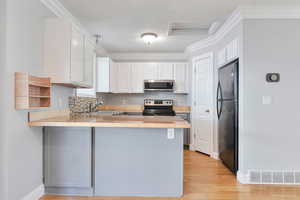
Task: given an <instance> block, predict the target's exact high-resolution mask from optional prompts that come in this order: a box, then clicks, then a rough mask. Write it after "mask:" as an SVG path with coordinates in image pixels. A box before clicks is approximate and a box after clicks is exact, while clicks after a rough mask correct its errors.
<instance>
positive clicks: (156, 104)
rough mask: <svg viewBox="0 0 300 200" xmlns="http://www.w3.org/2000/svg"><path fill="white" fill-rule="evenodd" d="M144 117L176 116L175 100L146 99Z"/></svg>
mask: <svg viewBox="0 0 300 200" xmlns="http://www.w3.org/2000/svg"><path fill="white" fill-rule="evenodd" d="M143 115H147V116H153V115H160V116H175V115H176V114H175V111H174V110H173V100H170V99H165V100H162V99H145V100H144V111H143Z"/></svg>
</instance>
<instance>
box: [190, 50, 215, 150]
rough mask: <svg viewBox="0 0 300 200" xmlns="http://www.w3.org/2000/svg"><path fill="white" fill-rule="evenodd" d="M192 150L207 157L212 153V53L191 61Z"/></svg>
mask: <svg viewBox="0 0 300 200" xmlns="http://www.w3.org/2000/svg"><path fill="white" fill-rule="evenodd" d="M192 69H193V76H192V86H193V91H192V112H191V118H192V119H191V122H192V129H191V131H192V137H191V139H192V148H191V150H194V151H199V152H201V153H205V154H208V155H212V153H213V132H214V131H213V121H214V120H213V118H214V106H213V91H214V90H213V53H207V54H203V55H201V56H198V57H195V58H194V59H193V60H192Z"/></svg>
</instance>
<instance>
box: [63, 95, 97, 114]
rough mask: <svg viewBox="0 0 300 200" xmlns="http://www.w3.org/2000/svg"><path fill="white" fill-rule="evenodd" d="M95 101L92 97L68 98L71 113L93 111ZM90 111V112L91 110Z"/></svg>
mask: <svg viewBox="0 0 300 200" xmlns="http://www.w3.org/2000/svg"><path fill="white" fill-rule="evenodd" d="M96 104H97V99H96V98H92V97H75V96H71V97H69V108H70V111H71V113H88V112H90V111H92V112H93V111H95V108H96ZM91 109H92V110H91Z"/></svg>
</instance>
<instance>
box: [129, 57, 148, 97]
mask: <svg viewBox="0 0 300 200" xmlns="http://www.w3.org/2000/svg"><path fill="white" fill-rule="evenodd" d="M144 72H145V68H144V63H133V64H132V66H131V93H144V79H145V78H144V76H145V73H144Z"/></svg>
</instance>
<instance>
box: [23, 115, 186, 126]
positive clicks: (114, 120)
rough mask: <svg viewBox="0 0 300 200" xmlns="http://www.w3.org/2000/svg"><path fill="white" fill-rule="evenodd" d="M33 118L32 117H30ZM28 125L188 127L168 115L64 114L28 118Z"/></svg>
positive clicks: (177, 118) (179, 119)
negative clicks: (42, 117) (34, 118)
mask: <svg viewBox="0 0 300 200" xmlns="http://www.w3.org/2000/svg"><path fill="white" fill-rule="evenodd" d="M32 118H33V117H32ZM28 125H29V126H56V127H57V126H58V127H59V126H61V127H131V128H190V127H191V125H190V124H189V123H188V122H187V121H185V120H183V119H181V118H180V117H170V116H138V115H137V116H128V115H105V114H99V113H90V114H75V115H72V114H66V115H59V116H56V117H50V118H44V119H36V120H29V122H28Z"/></svg>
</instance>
